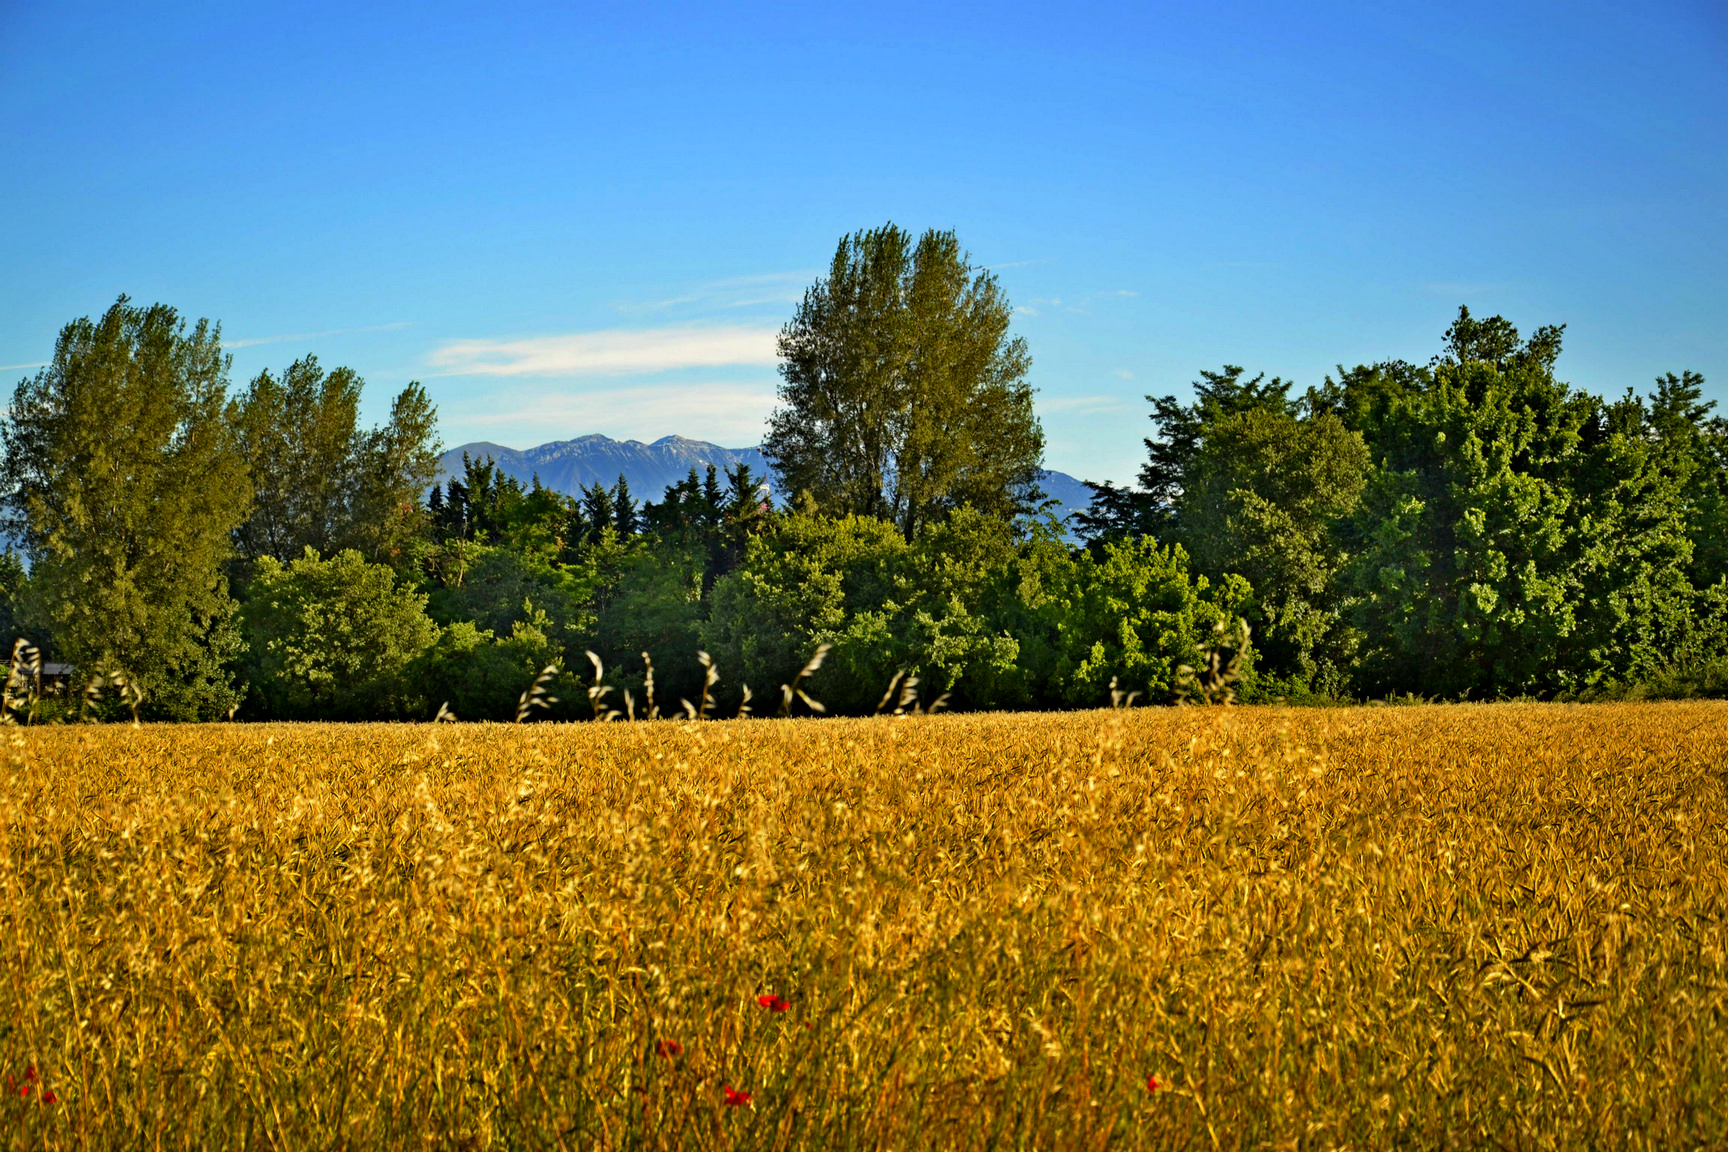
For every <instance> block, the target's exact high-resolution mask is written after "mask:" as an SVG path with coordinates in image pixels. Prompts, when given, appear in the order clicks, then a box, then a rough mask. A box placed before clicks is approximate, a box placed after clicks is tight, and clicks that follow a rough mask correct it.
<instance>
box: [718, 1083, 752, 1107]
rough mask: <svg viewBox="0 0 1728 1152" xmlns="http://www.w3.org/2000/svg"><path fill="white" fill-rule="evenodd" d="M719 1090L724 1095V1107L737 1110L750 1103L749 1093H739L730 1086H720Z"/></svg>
mask: <svg viewBox="0 0 1728 1152" xmlns="http://www.w3.org/2000/svg"><path fill="white" fill-rule="evenodd" d="M720 1090H721V1091H722V1092H724V1093H726V1106H727V1107H728V1108H737V1107H740V1106H741V1105H744V1104H748V1103H750V1093H748V1092H740V1091H738V1089H736V1088H734V1087H732V1085H730V1084H722V1085H720Z"/></svg>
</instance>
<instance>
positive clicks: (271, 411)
mask: <svg viewBox="0 0 1728 1152" xmlns="http://www.w3.org/2000/svg"><path fill="white" fill-rule="evenodd" d="M363 387H364V382H363V381H362V380H361V379H360V377H359V375H358V374H356V373H355V372H354V371H353V370H352V369H350V368H337V369H336V370H335V371H333V372H329V373H326V372H325V371H324V370H323V368H321V367H320V366H319V364H318V359H317V357H315V356H307V357H305V358H303V359H300V360H296V361H295V362H294V363H293V364H291V365H289V366H288V368H287V369H286V370H285V371H283V373H282V375H281V376H280V377H278V376H275V375H272V374H271V373H270V372H268V371H266V372H262V373H260V374H259V375H258V376H257V377H256V378H255V379H254V380H253V381H252V383H251V385H250V387H248V389H247V390H246V392H245V393H244V394H243V395H242V396H241V398H240V405H239V413H238V421H237V425H236V427H237V429H238V433H239V441H240V444H241V446H242V448H243V450H244V452H245V454H246V460H247V464H248V467H249V468H250V469H251V473H252V478H253V484H254V487H255V489H256V493H257V501H256V506H255V508H254V510H253V512H252V515H251V516H250V517H248V519H247V520H246V522H245V524H243V525H242V526H241V528H240V531H239V533H238V543H239V547H240V552H241V554H242V555H243V556H245V557H247V558H248V559H256V558H257V557H260V556H273V557H275V558H276V559H277V560H280V561H283V562H287V561H289V560H293V559H296V558H297V557H299V556H300V554H301V553H302V551H303V550H304V549H306V548H311V549H313V550H315V551H316V552H318V554H319V555H322V556H327V555H330V554H331V553H333V552H335V551H336V550H338V549H341V548H355V549H358V550H359V551H360V552H361V553H363V554H364V555H365V556H367V557H368V558H370V559H373V560H383V561H390V560H393V559H394V558H395V557H397V556H398V555H399V554H400V552H401V551H402V549H403V546H404V545H405V544H406V542H407V541H408V540H409V539H410V538H412V537H413V536H415V535H416V534H417V533H418V532H419V531H420V530H421V528H422V527H423V516H424V512H423V509H422V507H421V502H422V497H423V495H424V493H425V492H426V490H427V488H428V487H429V486H430V485H431V483H432V480H433V477H434V476H436V475H437V469H438V443H437V414H436V412H435V410H434V409H433V407H432V405H431V402H430V401H429V400H428V399H427V397H426V392H425V389H423V388H422V387H421V386H420V385H419V384H418V383H413V384H410V385H408V387H407V388H405V389H403V391H402V392H401V393H400V394H399V395H398V396H397V397H396V399H395V401H394V402H393V403H392V405H391V411H390V420H389V422H388V423H386V424H385V425H384V426H382V427H380V428H374V429H372V430H371V431H369V432H362V431H361V430H360V428H359V425H358V420H359V412H360V394H361V390H362V388H363Z"/></svg>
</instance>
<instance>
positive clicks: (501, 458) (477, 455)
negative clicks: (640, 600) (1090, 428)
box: [440, 436, 1092, 517]
mask: <svg viewBox="0 0 1728 1152" xmlns="http://www.w3.org/2000/svg"><path fill="white" fill-rule="evenodd" d="M464 452H466V453H468V455H469V456H471V457H473V458H474V459H476V460H479V459H482V458H484V457H487V456H490V457H491V458H492V461H493V463H495V464H496V465H497V466H498V470H499V471H501V472H503V473H504V474H505V475H507V476H514V477H515V478H516V479H518V480H520V481H522V483H524V484H527V483H529V482H530V481H531V480H533V478H534V477H535V476H539V477H540V483H542V484H544V485H545V486H546V487H548V488H551V489H553V490H554V491H557V492H567V493H570V494H572V495H573V494H575V493H576V492H577V490H578V489H580V488H583V487H584V486H586V485H589V484H595V483H598V484H604V485H606V486H607V487H608V488H610V487H611V486H612V485H614V484H616V483H617V482H618V477H619V476H620V475H622V476H623V477H624V479H625V480H626V481H627V482H628V483H629V485H630V492H631V494H632V495H634V496H635V497H636V498H637V499H638V500H659V499H660V497H661V496H662V495H664V494H665V492H666V487H667V485H669V484H676V483H677V482H678V481H680V480H682V479H684V477H686V476H688V475H689V474H690V469H692V468H694V469H696V471H697V473H698V474H700V473H702V472H704V471H705V470H706V469H707V467H708V465H710V464H712V465H714V466H715V467H716V468H718V469H720V471H721V472H722V473H724V472H725V470H726V469H727V468H729V467H731V466H732V465H734V464H739V463H744V464H748V465H750V470H751V471H752V472H754V473H755V474H756V475H757V476H762V477H766V476H767V475H768V462H767V461H766V460H764V459H763V458H762V450H761V449H760V448H722V447H720V446H719V445H717V444H709V443H708V442H706V441H704V440H687V439H685V438H684V437H682V436H664V437H662V438H660V439H659V440H656V441H654V443H652V444H644V443H643V442H642V441H640V440H613V439H612V438H610V437H608V436H578V437H577V438H576V439H574V440H555V441H553V442H552V443H550V444H542V445H540V446H539V447H538V448H526V449H518V448H506V447H504V446H503V445H501V444H492V443H488V442H487V441H484V440H478V441H475V442H474V443H471V444H462V445H459V446H457V447H455V448H452V449H450V451H448V452H446V453H444V457H443V459H442V460H441V461H440V465H441V467H442V468H443V470H444V473H445V474H446V475H452V476H459V475H461V474H462V453H464ZM1042 484H1043V486H1044V491H1045V493H1046V494H1047V495H1049V496H1051V497H1053V498H1054V499H1056V500H1059V501H1061V503H1062V507H1060V508H1058V509H1056V515H1057V516H1058V517H1061V516H1066V515H1067V514H1068V513H1070V512H1074V511H1078V510H1079V509H1082V508H1085V507H1086V505H1087V503H1088V502H1089V501H1090V500H1091V498H1092V493H1091V491H1090V490H1089V489H1088V488H1087V487H1086V486H1085V485H1084V484H1082V483H1081V482H1080V481H1078V480H1076V479H1075V478H1074V477H1072V476H1069V475H1067V474H1066V473H1062V472H1046V473H1044V478H1043V481H1042Z"/></svg>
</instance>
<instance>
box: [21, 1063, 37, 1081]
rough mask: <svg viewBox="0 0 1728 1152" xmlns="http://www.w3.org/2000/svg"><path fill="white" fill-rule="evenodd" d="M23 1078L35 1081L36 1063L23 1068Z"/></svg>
mask: <svg viewBox="0 0 1728 1152" xmlns="http://www.w3.org/2000/svg"><path fill="white" fill-rule="evenodd" d="M24 1079H26V1080H28V1081H30V1083H32V1084H34V1083H36V1079H37V1077H36V1065H34V1064H32V1065H30V1067H28V1068H26V1069H24Z"/></svg>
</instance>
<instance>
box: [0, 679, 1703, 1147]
mask: <svg viewBox="0 0 1728 1152" xmlns="http://www.w3.org/2000/svg"><path fill="white" fill-rule="evenodd" d="M0 741H3V742H4V743H0V747H3V748H4V751H5V754H6V755H7V756H8V758H9V761H8V767H7V768H6V770H5V774H6V775H7V777H8V784H7V787H6V790H5V793H4V796H3V797H0V919H3V921H4V925H3V928H0V951H3V966H0V973H3V975H4V988H3V990H0V1072H3V1073H4V1075H5V1076H7V1077H8V1078H9V1079H8V1081H7V1083H8V1085H9V1087H8V1090H7V1096H6V1098H5V1099H6V1102H5V1105H4V1107H3V1108H0V1111H3V1112H4V1113H6V1114H5V1115H4V1116H0V1132H4V1133H5V1136H4V1139H5V1141H6V1142H8V1143H9V1145H10V1146H12V1147H19V1148H228V1147H257V1148H356V1149H359V1148H423V1147H424V1148H442V1147H456V1148H573V1149H574V1148H601V1149H611V1148H674V1147H688V1148H722V1147H749V1148H824V1149H826V1148H1033V1147H1036V1148H1139V1147H1148V1148H1163V1147H1195V1148H1214V1147H1216V1148H1330V1147H1344V1146H1349V1147H1353V1148H1380V1147H1393V1146H1408V1147H1417V1148H1434V1147H1443V1146H1460V1147H1477V1146H1500V1147H1507V1148H1549V1147H1579V1146H1603V1147H1608V1146H1629V1147H1651V1148H1676V1147H1695V1146H1704V1147H1708V1146H1722V1145H1724V1144H1728V1103H1725V1100H1728V1033H1725V1031H1724V1026H1725V1021H1724V1009H1725V1007H1728V995H1725V994H1728V972H1725V971H1724V961H1725V948H1728V932H1725V930H1724V925H1723V916H1724V912H1725V900H1724V897H1725V894H1728V869H1725V867H1724V865H1725V862H1728V842H1725V838H1724V818H1725V816H1728V798H1725V796H1724V787H1725V783H1728V780H1725V773H1728V706H1724V705H1721V704H1704V703H1700V704H1673V705H1651V704H1642V705H1605V706H1559V705H1490V706H1449V707H1408V708H1376V709H1347V710H1334V711H1317V710H1316V711H1298V710H1285V709H1274V708H1265V709H1257V708H1234V709H1222V708H1213V709H1208V708H1189V709H1138V710H1132V711H1103V712H1088V713H1071V714H1065V715H1043V716H1033V715H999V714H998V715H975V716H943V717H934V718H932V717H917V718H879V719H872V720H780V721H766V720H754V721H743V722H737V721H732V722H703V723H688V722H671V721H659V722H654V723H636V724H628V723H622V722H620V723H613V724H607V725H596V724H580V725H547V724H541V725H524V726H520V727H518V726H510V725H468V726H463V725H435V726H434V725H421V726H407V725H371V726H357V727H338V726H318V725H306V726H289V725H246V726H210V727H196V728H194V727H172V726H160V727H148V726H147V727H143V728H134V727H131V726H110V727H65V728H33V729H12V730H10V734H9V735H5V736H0Z"/></svg>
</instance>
